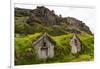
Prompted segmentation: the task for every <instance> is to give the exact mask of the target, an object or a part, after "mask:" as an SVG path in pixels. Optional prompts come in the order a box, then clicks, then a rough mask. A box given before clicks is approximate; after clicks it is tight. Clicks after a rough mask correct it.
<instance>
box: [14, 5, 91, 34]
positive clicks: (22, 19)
mask: <svg viewBox="0 0 100 69" xmlns="http://www.w3.org/2000/svg"><path fill="white" fill-rule="evenodd" d="M35 32H48V33H49V34H51V35H61V34H68V33H77V34H79V33H82V32H85V33H88V34H92V32H91V31H90V29H89V27H88V26H86V24H85V23H84V22H82V21H80V20H78V19H76V18H74V17H62V16H61V15H56V13H55V12H54V10H49V9H48V8H46V7H44V6H37V8H36V9H21V8H15V33H20V34H23V33H24V34H32V33H35Z"/></svg>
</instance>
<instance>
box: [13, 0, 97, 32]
mask: <svg viewBox="0 0 100 69" xmlns="http://www.w3.org/2000/svg"><path fill="white" fill-rule="evenodd" d="M42 1H43V0H42ZM14 6H15V7H19V8H26V9H35V8H36V6H45V7H47V8H49V9H50V10H54V11H55V14H57V15H60V14H61V15H62V17H68V16H70V17H74V18H77V19H78V20H81V21H83V22H84V23H85V24H86V25H87V26H89V27H90V30H91V31H92V32H93V33H94V28H95V22H96V15H95V8H94V7H92V6H87V5H77V4H76V5H75V4H74V5H71V4H70V5H68V4H66V5H64V4H63V5H61V4H60V5H59V4H56V5H55V4H47V3H34V2H32V3H31V2H30V1H29V2H27V3H26V2H24V3H23V2H17V1H16V2H15V5H14Z"/></svg>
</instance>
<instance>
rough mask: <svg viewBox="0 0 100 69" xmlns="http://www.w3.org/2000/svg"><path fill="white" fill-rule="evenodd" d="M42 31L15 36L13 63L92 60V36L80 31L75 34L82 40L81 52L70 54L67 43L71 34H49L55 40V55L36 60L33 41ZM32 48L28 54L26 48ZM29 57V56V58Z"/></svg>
mask: <svg viewBox="0 0 100 69" xmlns="http://www.w3.org/2000/svg"><path fill="white" fill-rule="evenodd" d="M41 34H42V33H35V34H31V35H26V36H22V35H19V34H16V35H18V37H17V36H16V37H15V52H16V54H15V56H16V57H15V64H16V65H26V64H41V63H58V62H79V61H93V59H94V37H93V36H92V35H89V34H86V33H82V34H78V35H77V36H78V37H79V38H80V40H81V41H82V48H83V49H82V52H81V53H80V54H79V56H75V55H72V54H71V47H70V45H69V42H70V38H71V37H72V36H73V34H65V35H60V36H51V38H52V39H53V40H54V41H55V42H56V48H55V56H54V58H52V59H47V60H45V61H44V60H38V59H37V58H36V54H35V50H34V46H32V42H34V41H35V40H36V39H37V38H38V37H39V36H41ZM30 48H31V49H32V55H28V56H27V54H30V53H27V49H30ZM30 57H31V58H30Z"/></svg>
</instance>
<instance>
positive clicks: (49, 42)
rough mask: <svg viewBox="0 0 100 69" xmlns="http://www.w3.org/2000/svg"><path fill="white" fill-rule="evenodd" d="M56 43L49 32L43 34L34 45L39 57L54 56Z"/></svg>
mask: <svg viewBox="0 0 100 69" xmlns="http://www.w3.org/2000/svg"><path fill="white" fill-rule="evenodd" d="M55 45H56V43H55V41H54V40H53V39H52V38H51V37H50V35H48V34H47V33H44V34H42V35H41V36H40V37H38V39H37V40H36V41H34V42H33V46H34V48H35V51H36V54H37V57H38V58H39V59H46V58H53V57H54V48H55Z"/></svg>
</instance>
